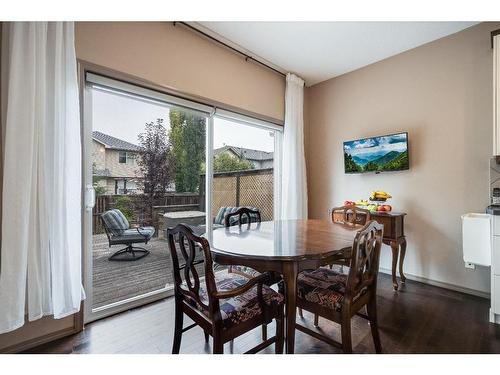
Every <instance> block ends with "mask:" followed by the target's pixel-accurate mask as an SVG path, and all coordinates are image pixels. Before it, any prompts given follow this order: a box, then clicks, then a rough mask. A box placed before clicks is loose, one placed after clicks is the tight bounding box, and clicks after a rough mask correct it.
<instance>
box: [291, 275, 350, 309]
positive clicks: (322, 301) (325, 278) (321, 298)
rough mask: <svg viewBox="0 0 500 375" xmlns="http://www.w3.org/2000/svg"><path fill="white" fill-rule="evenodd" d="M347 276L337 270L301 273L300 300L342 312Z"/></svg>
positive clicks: (298, 287)
mask: <svg viewBox="0 0 500 375" xmlns="http://www.w3.org/2000/svg"><path fill="white" fill-rule="evenodd" d="M346 283H347V275H346V274H343V273H341V272H338V271H337V270H333V269H332V270H331V269H328V268H323V267H322V268H318V269H316V270H313V271H304V272H301V273H300V274H299V276H298V278H297V290H298V298H302V299H304V300H306V301H308V302H313V303H317V304H319V305H321V306H323V307H326V308H329V309H332V310H341V308H342V301H343V299H344V295H345V287H346Z"/></svg>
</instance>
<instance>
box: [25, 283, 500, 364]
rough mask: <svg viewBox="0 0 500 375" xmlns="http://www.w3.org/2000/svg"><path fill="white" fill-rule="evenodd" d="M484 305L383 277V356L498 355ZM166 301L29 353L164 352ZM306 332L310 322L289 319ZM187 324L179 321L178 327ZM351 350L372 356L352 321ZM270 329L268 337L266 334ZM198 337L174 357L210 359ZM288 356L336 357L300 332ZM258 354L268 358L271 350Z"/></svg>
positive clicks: (366, 334) (248, 338)
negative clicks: (395, 288)
mask: <svg viewBox="0 0 500 375" xmlns="http://www.w3.org/2000/svg"><path fill="white" fill-rule="evenodd" d="M489 307H490V301H489V300H487V299H483V298H479V297H475V296H471V295H466V294H462V293H458V292H454V291H450V290H446V289H442V288H437V287H434V286H430V285H426V284H422V283H417V282H412V281H408V282H407V283H406V284H403V285H402V286H401V288H400V290H399V291H398V292H394V291H393V290H392V282H391V278H390V276H388V275H384V274H381V275H380V276H379V287H378V314H379V327H380V336H381V341H382V348H383V352H384V353H500V325H494V324H490V323H489V322H488V312H489ZM173 317H174V303H173V299H172V298H168V299H165V300H163V301H160V302H157V303H154V304H150V305H147V306H144V307H141V308H137V309H134V310H130V311H127V312H125V313H122V314H118V315H115V316H112V317H110V318H106V319H103V320H100V321H97V322H94V323H92V324H89V325H88V326H86V328H85V330H84V331H83V332H82V333H80V334H78V335H75V336H72V337H69V338H65V339H62V340H59V341H56V342H54V343H50V344H47V345H44V346H42V347H39V348H36V349H33V350H31V351H30V352H31V353H152V354H153V353H170V351H171V348H172V338H173V321H174V318H173ZM297 319H299V320H300V323H301V324H303V325H306V326H307V327H309V328H311V329H315V328H314V326H313V324H312V323H313V318H312V316H311V315H310V314H308V313H306V312H305V318H304V319H303V320H302V319H301V318H297ZM190 323H191V322H190V320H189V319H187V318H186V319H185V322H184V325H185V326H187V325H189V324H190ZM319 324H320V327H319V330H320V331H322V333H326V334H328V335H330V336H331V337H332V338H333V339H335V340H337V341H338V340H340V329H339V327H338V325H336V324H335V323H332V322H328V321H327V320H325V319H321V318H320V322H319ZM352 327H353V350H354V352H355V353H374V352H375V350H374V347H373V341H372V337H371V334H370V328H369V325H368V323H367V322H366V320H365V319H362V318H360V317H354V318H353V320H352ZM274 329H275V328H274V324H272V325H270V327H269V333H270V334H272V333H274ZM260 334H261V332H260V328H258V329H255V330H253V331H251V332H249V333H247V334H245V335H243V336H242V337H240V338H238V339H236V340H235V341H234V346H233V348H232V350H231V345H230V344H229V343H228V344H226V345H225V347H224V350H225V353H231V352H232V353H243V352H245V351H246V350H248V349H250V348H251V347H253V346H255V345H256V344H257V343H259V342H260V340H261V336H260ZM211 344H212V340H211V339H210V343H209V344H206V343H205V339H204V335H203V331H202V330H201V329H199V328H193V329H191V330H189V331H188V332H186V333H184V334H183V337H182V344H181V353H185V354H187V353H191V354H192V353H211V350H212V347H211ZM295 352H296V353H341V351H340V350H339V349H337V348H334V347H331V346H329V345H327V344H326V343H323V342H321V341H319V340H316V339H314V338H312V337H310V336H308V335H306V334H304V333H302V332H297V334H296V350H295ZM262 353H274V345H273V346H271V347H269V348H266V349H265V350H263V351H262Z"/></svg>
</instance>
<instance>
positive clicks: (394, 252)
mask: <svg viewBox="0 0 500 375" xmlns="http://www.w3.org/2000/svg"><path fill="white" fill-rule="evenodd" d="M391 250H392V287H393V288H394V290H398V287H399V286H398V279H397V277H396V269H397V266H398V254H399V243H398V241H392V242H391Z"/></svg>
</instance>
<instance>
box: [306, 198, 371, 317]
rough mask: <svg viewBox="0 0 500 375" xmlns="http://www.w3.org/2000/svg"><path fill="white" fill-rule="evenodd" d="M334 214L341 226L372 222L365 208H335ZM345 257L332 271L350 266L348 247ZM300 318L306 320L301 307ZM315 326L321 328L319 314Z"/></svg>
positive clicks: (358, 225)
mask: <svg viewBox="0 0 500 375" xmlns="http://www.w3.org/2000/svg"><path fill="white" fill-rule="evenodd" d="M331 213H332V222H333V223H335V224H340V225H348V226H355V227H359V228H362V227H363V226H364V225H365V224H366V223H367V222H368V221H370V211H369V210H366V209H364V208H359V207H356V206H352V205H350V206H342V207H334V208H332V210H331ZM343 252H344V254H343V256H340V257H338V258H337V259H336V261H335V262H334V263H332V264H330V265H328V266H329V267H330V269H333V266H335V265H336V266H339V267H340V272H342V273H343V272H344V267H346V266H347V267H348V266H349V262H350V253H351V248H350V247H347V248H345V249H343ZM298 311H299V316H300V317H301V318H304V313H303V311H302V309H301V308H300V307H299V308H298ZM314 326H315V327H318V326H319V316H318V314H314Z"/></svg>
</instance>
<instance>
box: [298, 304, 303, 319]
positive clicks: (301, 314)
mask: <svg viewBox="0 0 500 375" xmlns="http://www.w3.org/2000/svg"><path fill="white" fill-rule="evenodd" d="M299 316H300V317H301V318H302V319H304V312H303V311H302V308H301V307H299Z"/></svg>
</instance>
